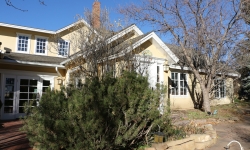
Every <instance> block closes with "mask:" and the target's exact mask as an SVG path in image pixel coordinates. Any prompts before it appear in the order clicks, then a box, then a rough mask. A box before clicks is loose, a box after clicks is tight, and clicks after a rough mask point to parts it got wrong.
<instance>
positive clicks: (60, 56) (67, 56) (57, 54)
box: [57, 39, 70, 58]
mask: <svg viewBox="0 0 250 150" xmlns="http://www.w3.org/2000/svg"><path fill="white" fill-rule="evenodd" d="M60 41H65V42H68V43H69V47H68V51H67V55H66V56H62V55H59V49H60V45H59V42H60ZM69 51H70V42H69V41H68V40H64V39H60V40H58V52H57V56H58V57H62V58H67V57H68V56H69Z"/></svg>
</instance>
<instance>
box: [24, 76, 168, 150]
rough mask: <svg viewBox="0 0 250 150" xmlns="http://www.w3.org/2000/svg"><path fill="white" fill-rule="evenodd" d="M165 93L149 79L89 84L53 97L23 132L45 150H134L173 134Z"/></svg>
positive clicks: (48, 97)
mask: <svg viewBox="0 0 250 150" xmlns="http://www.w3.org/2000/svg"><path fill="white" fill-rule="evenodd" d="M164 90H165V89H164V88H163V87H159V86H158V88H157V89H154V90H152V88H150V87H149V83H148V80H147V78H146V77H143V76H140V75H138V74H136V73H131V72H124V74H123V75H122V76H120V77H118V78H113V77H111V76H108V75H107V76H106V77H105V78H103V79H102V80H100V79H98V78H91V79H86V82H85V83H84V84H83V85H82V86H81V88H80V89H79V88H72V87H71V88H66V89H62V90H61V91H54V90H52V91H47V92H46V93H45V94H43V96H42V98H41V100H40V104H39V106H38V107H34V108H32V110H31V113H30V115H28V116H27V117H25V118H24V126H23V128H22V130H23V131H25V132H26V133H27V136H28V138H29V140H30V142H31V144H32V145H36V146H37V147H38V148H40V149H72V150H73V149H74V150H75V149H88V150H104V149H134V148H137V147H139V146H141V145H146V144H147V143H148V142H149V141H150V140H152V138H150V137H152V134H153V133H154V132H158V130H159V128H158V127H159V126H160V130H161V131H162V132H164V133H165V134H166V136H168V135H170V134H171V133H172V127H171V123H170V120H169V119H168V111H166V112H165V113H164V114H160V112H159V110H158V108H159V99H160V96H161V95H162V94H163V93H164Z"/></svg>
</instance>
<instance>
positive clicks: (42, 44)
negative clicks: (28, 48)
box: [35, 36, 48, 55]
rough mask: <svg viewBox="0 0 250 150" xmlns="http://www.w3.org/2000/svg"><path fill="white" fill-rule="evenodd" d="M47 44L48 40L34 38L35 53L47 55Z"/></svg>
mask: <svg viewBox="0 0 250 150" xmlns="http://www.w3.org/2000/svg"><path fill="white" fill-rule="evenodd" d="M47 43H48V38H46V37H38V36H36V47H35V53H36V54H43V55H47Z"/></svg>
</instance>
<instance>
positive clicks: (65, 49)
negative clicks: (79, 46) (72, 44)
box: [58, 40, 69, 56]
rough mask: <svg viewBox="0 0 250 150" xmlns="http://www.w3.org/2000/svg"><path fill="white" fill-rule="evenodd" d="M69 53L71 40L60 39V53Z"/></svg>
mask: <svg viewBox="0 0 250 150" xmlns="http://www.w3.org/2000/svg"><path fill="white" fill-rule="evenodd" d="M68 53H69V42H67V41H63V40H60V41H59V49H58V55H60V56H68Z"/></svg>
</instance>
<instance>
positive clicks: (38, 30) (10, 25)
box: [0, 19, 92, 34]
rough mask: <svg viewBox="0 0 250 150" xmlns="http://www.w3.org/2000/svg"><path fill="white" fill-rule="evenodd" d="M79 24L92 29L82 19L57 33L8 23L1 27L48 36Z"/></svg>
mask: <svg viewBox="0 0 250 150" xmlns="http://www.w3.org/2000/svg"><path fill="white" fill-rule="evenodd" d="M79 23H83V24H85V25H86V26H87V27H89V28H92V27H91V26H90V25H89V24H88V23H87V22H86V21H85V20H83V19H81V20H79V21H77V22H74V23H72V24H70V25H68V26H66V27H63V28H61V29H59V30H56V31H52V30H45V29H39V28H33V27H26V26H20V25H13V24H8V23H2V22H0V26H2V27H8V28H14V29H22V30H27V31H35V32H41V33H48V34H57V33H60V32H62V31H65V30H67V29H69V28H71V27H73V26H75V25H76V24H79Z"/></svg>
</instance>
